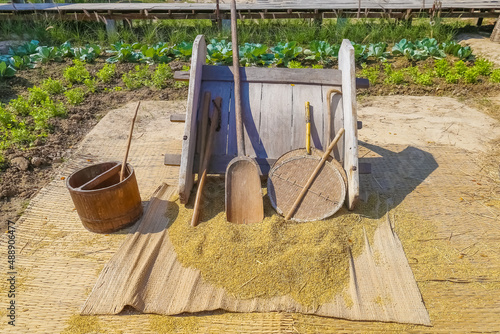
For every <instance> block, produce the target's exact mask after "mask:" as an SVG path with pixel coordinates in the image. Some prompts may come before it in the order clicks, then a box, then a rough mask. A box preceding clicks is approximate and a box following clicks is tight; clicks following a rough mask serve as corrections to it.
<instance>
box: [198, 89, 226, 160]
mask: <svg viewBox="0 0 500 334" xmlns="http://www.w3.org/2000/svg"><path fill="white" fill-rule="evenodd" d="M201 86H202V88H201V89H202V91H209V92H210V93H211V94H212V98H213V99H215V98H216V97H218V96H220V97H221V98H222V106H221V115H220V129H219V130H218V131H217V132H216V133H215V138H214V148H213V151H212V157H215V156H218V155H226V154H227V136H228V127H229V108H230V103H231V96H232V91H233V85H232V84H231V83H229V82H209V81H204V82H202V84H201Z"/></svg>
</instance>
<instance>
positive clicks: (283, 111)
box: [259, 83, 292, 159]
mask: <svg viewBox="0 0 500 334" xmlns="http://www.w3.org/2000/svg"><path fill="white" fill-rule="evenodd" d="M291 125H292V86H291V85H282V84H267V83H265V84H262V102H261V112H260V127H259V134H260V139H261V143H262V145H263V147H264V150H265V155H264V156H262V157H263V158H274V159H277V158H279V157H280V156H281V155H282V154H284V153H286V152H287V151H290V150H291V149H292V142H291V138H292V127H291Z"/></svg>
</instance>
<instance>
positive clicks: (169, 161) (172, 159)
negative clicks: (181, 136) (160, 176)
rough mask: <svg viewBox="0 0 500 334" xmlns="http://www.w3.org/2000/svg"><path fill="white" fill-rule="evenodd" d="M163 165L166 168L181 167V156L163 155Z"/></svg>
mask: <svg viewBox="0 0 500 334" xmlns="http://www.w3.org/2000/svg"><path fill="white" fill-rule="evenodd" d="M163 163H164V164H165V165H166V166H180V165H181V155H180V154H165V156H164V158H163Z"/></svg>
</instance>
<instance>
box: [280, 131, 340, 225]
mask: <svg viewBox="0 0 500 334" xmlns="http://www.w3.org/2000/svg"><path fill="white" fill-rule="evenodd" d="M344 131H345V130H344V128H341V129H340V130H339V132H338V133H337V135H336V136H335V138H334V139H333V140H332V142H331V143H330V145H328V148H327V149H326V151H325V153H324V154H323V156H322V157H321V161H320V162H319V163H318V165H317V166H316V168H315V169H314V172H313V173H312V174H311V176H310V177H309V180H307V183H306V185H305V186H304V188H302V191H301V192H300V194H299V196H298V197H297V199H296V200H295V203H293V205H292V208H291V209H290V211H288V214H287V215H286V217H285V219H286V220H289V219H290V218H292V216H293V214H294V213H295V210H297V207H298V206H299V204H300V202H302V199H303V198H304V196H305V195H306V193H307V191H308V190H309V187H310V186H311V184H312V183H313V182H314V179H315V178H316V176H317V175H318V173H319V170H320V169H321V167H323V165H324V164H325V161H326V159H328V156H329V155H330V153H331V152H332V150H333V148H334V146H335V144H337V142H338V141H339V139H340V137H342V135H343V134H344Z"/></svg>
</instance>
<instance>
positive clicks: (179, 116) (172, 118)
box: [170, 114, 186, 123]
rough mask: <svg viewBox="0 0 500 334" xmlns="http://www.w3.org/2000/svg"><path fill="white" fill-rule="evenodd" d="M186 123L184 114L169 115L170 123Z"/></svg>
mask: <svg viewBox="0 0 500 334" xmlns="http://www.w3.org/2000/svg"><path fill="white" fill-rule="evenodd" d="M185 121H186V114H172V115H170V122H182V123H184V122H185Z"/></svg>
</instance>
